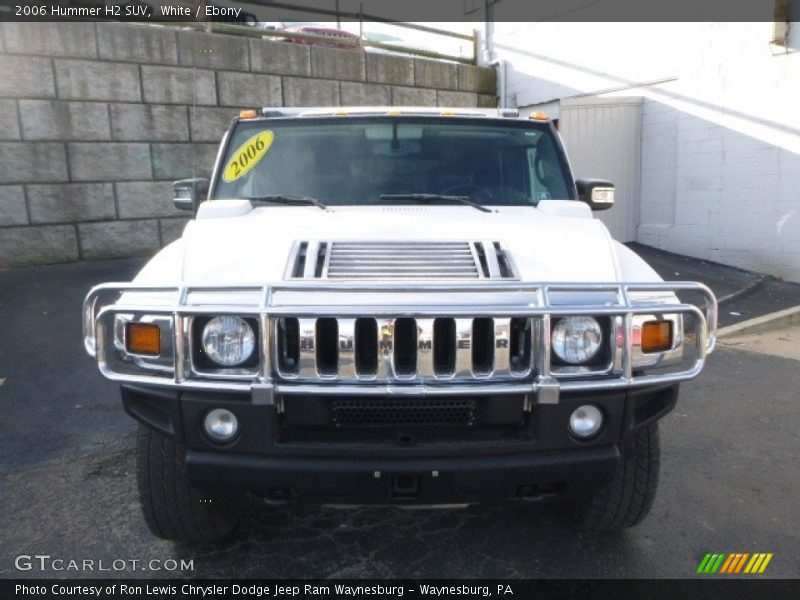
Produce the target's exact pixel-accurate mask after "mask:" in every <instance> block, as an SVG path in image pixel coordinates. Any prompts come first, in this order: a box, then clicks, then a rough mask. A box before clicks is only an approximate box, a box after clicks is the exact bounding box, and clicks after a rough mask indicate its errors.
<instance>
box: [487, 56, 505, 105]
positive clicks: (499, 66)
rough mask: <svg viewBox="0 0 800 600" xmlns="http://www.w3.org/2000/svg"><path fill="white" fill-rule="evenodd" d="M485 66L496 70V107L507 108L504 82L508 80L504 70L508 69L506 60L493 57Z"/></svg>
mask: <svg viewBox="0 0 800 600" xmlns="http://www.w3.org/2000/svg"><path fill="white" fill-rule="evenodd" d="M486 66H487V67H494V69H495V71H497V96H498V102H497V104H498V106H497V108H508V106H507V96H506V82H507V80H508V73H507V72H506V70H507V69H508V61H507V60H500V59H494V60H493V61H492V62H490V63H488V64H487V65H486Z"/></svg>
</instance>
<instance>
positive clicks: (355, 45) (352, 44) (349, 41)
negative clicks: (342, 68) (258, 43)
mask: <svg viewBox="0 0 800 600" xmlns="http://www.w3.org/2000/svg"><path fill="white" fill-rule="evenodd" d="M256 26H257V27H260V28H262V29H271V30H274V31H286V32H291V33H302V34H309V35H317V36H320V37H327V38H336V39H338V40H341V41H340V42H336V41H330V42H328V41H326V40H323V39H305V38H292V37H286V38H283V41H286V42H292V43H294V44H306V45H309V46H325V47H328V48H344V49H345V50H361V38H360V37H359V36H358V35H356V34H355V33H350V32H349V31H344V30H342V29H337V28H335V27H329V26H327V25H325V24H322V23H309V22H304V21H275V22H265V21H262V22H259V23H257V24H256Z"/></svg>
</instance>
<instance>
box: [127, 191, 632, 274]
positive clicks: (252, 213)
mask: <svg viewBox="0 0 800 600" xmlns="http://www.w3.org/2000/svg"><path fill="white" fill-rule="evenodd" d="M225 202H226V203H227V202H228V201H225ZM209 204H217V205H218V206H219V204H221V203H219V204H218V203H216V202H215V203H209ZM573 204H574V203H573ZM248 206H249V205H248ZM495 208H496V212H491V213H485V212H481V211H478V210H476V209H474V208H472V207H468V206H364V207H357V206H337V207H332V208H331V209H330V210H327V211H325V210H320V209H319V208H317V207H313V206H308V207H306V206H303V207H283V206H268V207H260V208H256V209H253V210H249V209H245V210H232V211H227V213H226V214H227V215H228V216H220V217H214V216H212V215H213V213H212V212H210V211H208V212H207V213H206V214H202V213H201V215H200V217H199V218H198V219H196V220H194V221H192V222H190V223H189V225H188V226H187V228H186V230H185V232H184V235H183V238H182V240H181V243H180V244H179V246H180V247H181V248H182V253H183V257H182V258H183V260H182V273H181V280H182V281H183V282H184V283H187V284H195V285H196V284H214V285H224V284H253V285H260V284H264V283H268V282H276V281H280V280H282V279H283V278H284V273H285V271H286V268H287V264H288V260H289V257H290V253H291V251H292V248H293V247H294V245H295V243H296V242H300V241H309V240H319V241H332V242H336V241H360V242H365V241H372V242H377V241H379V242H387V241H415V242H420V241H440V242H441V241H480V240H490V241H497V242H500V243H501V244H502V245H504V246H505V248H506V249H507V253H508V255H509V256H510V258H511V260H512V262H513V264H514V265H515V266H516V270H517V272H518V275H519V278H520V279H521V280H522V281H531V282H536V281H564V282H567V281H579V282H594V281H602V282H607V281H617V280H618V279H619V273H618V266H617V258H616V254H615V251H614V247H613V241H612V239H611V237H610V236H609V233H608V230H607V229H606V228H605V226H604V225H603V224H602V223H601V222H600V221H597V220H595V219H592V218H586V217H580V216H559V215H553V214H548V213H547V212H546V211H544V210H541V209H537V208H534V207H495ZM237 213H239V214H237ZM231 215H232V216H231ZM166 250H168V251H170V252H171V253H172V254H173V255H174V254H176V253H178V251H179V250H178V248H173V249H169V248H167V249H166ZM153 262H154V263H158V264H159V265H161V266H162V267H163V265H164V263H165V262H166V261H165V260H160V261H159V260H158V259H156V260H154V261H153ZM170 262H174V260H173V261H170ZM146 270H147V269H146ZM159 270H161V269H160V268H159ZM149 275H151V277H146V273H145V272H143V273H142V276H143V277H145V278H146V279H148V280H153V279H154V278H155V279H158V277H157V275H156V273H155V272H151V273H149ZM174 275H175V274H174V271H173V273H172V278H173V279H172V281H173V282H174Z"/></svg>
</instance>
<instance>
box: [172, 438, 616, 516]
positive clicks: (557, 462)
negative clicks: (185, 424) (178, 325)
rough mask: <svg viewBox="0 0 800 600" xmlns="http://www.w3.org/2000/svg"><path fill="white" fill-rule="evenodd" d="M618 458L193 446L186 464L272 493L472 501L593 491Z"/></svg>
mask: <svg viewBox="0 0 800 600" xmlns="http://www.w3.org/2000/svg"><path fill="white" fill-rule="evenodd" d="M618 460H619V453H618V451H617V448H616V447H615V446H602V447H599V448H587V449H580V450H570V451H554V452H546V453H540V454H515V455H497V456H480V457H468V458H463V457H456V456H449V457H441V458H371V457H370V458H337V457H316V456H315V457H302V456H269V457H265V456H253V455H228V454H221V453H219V452H208V451H199V450H191V451H189V452H188V453H187V455H186V466H187V468H188V471H189V477H190V479H191V481H192V482H193V483H194V484H195V485H197V486H198V487H201V488H207V489H210V488H216V487H225V488H230V487H238V488H253V487H254V486H257V487H259V491H260V492H261V493H262V494H264V495H265V496H266V497H268V498H272V499H281V500H283V499H289V498H294V499H301V500H302V499H306V500H311V501H319V502H325V503H334V504H335V503H342V504H372V503H392V504H441V503H448V504H472V503H478V502H488V501H492V500H497V499H510V498H522V499H529V500H541V499H550V498H556V497H563V496H567V495H569V496H580V495H583V494H586V493H590V492H592V491H594V490H597V489H599V488H601V487H603V486H604V485H605V484H606V483H607V482H608V481H609V480H610V479H611V477H612V476H613V473H614V469H615V468H616V465H617V461H618ZM260 486H264V487H260Z"/></svg>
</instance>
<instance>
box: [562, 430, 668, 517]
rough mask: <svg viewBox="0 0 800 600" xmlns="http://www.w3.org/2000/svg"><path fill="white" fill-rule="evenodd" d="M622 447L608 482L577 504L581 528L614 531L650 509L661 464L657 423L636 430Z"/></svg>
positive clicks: (656, 487) (644, 515)
mask: <svg viewBox="0 0 800 600" xmlns="http://www.w3.org/2000/svg"><path fill="white" fill-rule="evenodd" d="M621 450H622V457H621V459H620V461H619V464H618V465H617V469H616V471H615V472H614V479H613V480H612V482H611V484H610V485H609V486H608V487H606V488H604V489H602V490H600V491H599V492H597V493H596V494H594V496H592V497H591V499H589V500H588V501H586V502H584V503H582V504H581V505H579V506H578V507H577V508H578V514H577V516H578V520H579V526H580V528H581V529H584V530H586V531H589V532H594V533H604V532H611V531H617V530H620V529H624V528H626V527H633V526H634V525H638V524H639V523H641V521H642V520H643V519H644V518H645V517H646V516H647V514H648V513H649V512H650V508H651V507H652V505H653V500H654V498H655V496H656V490H657V489H658V474H659V469H660V465H661V448H660V443H659V436H658V423H653V424H652V425H649V426H647V427H643V428H642V429H640V430H639V431H637V432H636V433H635V434H633V435H632V436H631V437H629V438H628V439H627V440H625V442H624V443H623V445H622V449H621Z"/></svg>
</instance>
